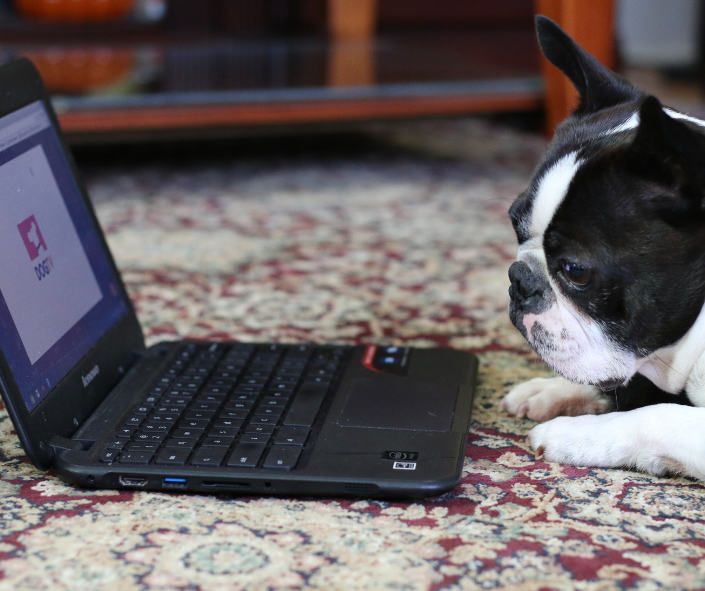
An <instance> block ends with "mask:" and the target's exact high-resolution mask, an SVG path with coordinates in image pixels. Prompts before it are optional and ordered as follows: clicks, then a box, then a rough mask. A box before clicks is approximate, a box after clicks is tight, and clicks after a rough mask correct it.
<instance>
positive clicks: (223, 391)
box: [201, 385, 232, 395]
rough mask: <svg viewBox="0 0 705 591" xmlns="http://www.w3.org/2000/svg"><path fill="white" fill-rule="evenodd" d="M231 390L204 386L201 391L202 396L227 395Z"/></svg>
mask: <svg viewBox="0 0 705 591" xmlns="http://www.w3.org/2000/svg"><path fill="white" fill-rule="evenodd" d="M230 390H232V386H211V385H208V386H204V387H203V389H202V390H201V393H202V394H223V395H225V394H227V393H228V392H230Z"/></svg>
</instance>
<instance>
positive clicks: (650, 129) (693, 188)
mask: <svg viewBox="0 0 705 591" xmlns="http://www.w3.org/2000/svg"><path fill="white" fill-rule="evenodd" d="M629 155H630V161H631V163H632V166H633V167H634V168H635V169H637V170H638V173H639V175H640V176H642V177H643V178H651V179H653V180H655V181H656V182H658V183H659V184H660V185H661V186H663V187H665V188H669V189H671V191H672V192H671V193H670V194H671V195H672V196H673V197H675V196H676V195H678V196H679V197H680V198H679V199H675V200H674V199H670V200H669V199H667V200H663V199H661V200H660V202H661V205H664V206H667V205H668V201H671V204H670V206H674V205H675V206H676V209H677V210H682V211H684V207H686V208H687V207H688V205H687V203H686V202H690V207H692V206H693V205H696V206H697V209H698V210H699V213H702V208H701V204H703V198H704V197H705V170H704V167H703V166H702V163H703V162H705V137H704V136H703V135H702V134H701V133H698V132H697V131H695V130H693V129H691V128H690V127H689V126H688V124H686V123H684V122H683V121H679V120H678V119H676V118H674V117H671V116H670V115H669V114H668V113H666V112H665V111H664V110H663V107H662V106H661V103H660V102H659V100H658V99H657V98H656V97H655V96H648V97H647V98H646V99H645V100H644V102H643V103H642V104H641V107H640V108H639V127H638V128H637V132H636V136H635V137H634V140H633V141H632V143H631V145H630V147H629ZM665 196H666V195H665V194H664V195H662V197H665ZM676 201H678V202H680V203H676Z"/></svg>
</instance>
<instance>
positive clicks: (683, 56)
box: [616, 0, 701, 67]
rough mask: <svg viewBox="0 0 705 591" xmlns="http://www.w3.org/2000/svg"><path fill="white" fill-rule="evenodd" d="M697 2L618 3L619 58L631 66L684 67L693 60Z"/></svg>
mask: <svg viewBox="0 0 705 591" xmlns="http://www.w3.org/2000/svg"><path fill="white" fill-rule="evenodd" d="M700 6H701V3H700V2H699V1H698V0H618V2H617V14H616V26H617V39H618V42H619V48H620V51H621V55H622V58H623V59H624V62H625V63H626V64H627V65H632V66H656V67H658V66H688V65H690V64H692V63H693V62H694V61H695V58H696V57H697V34H698V27H699V22H700Z"/></svg>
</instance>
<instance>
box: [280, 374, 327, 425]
mask: <svg viewBox="0 0 705 591" xmlns="http://www.w3.org/2000/svg"><path fill="white" fill-rule="evenodd" d="M327 391H328V387H327V386H323V385H321V384H303V385H302V386H301V388H299V391H298V392H297V394H296V398H294V401H293V402H292V403H291V406H290V407H289V411H288V412H287V414H286V417H284V424H285V425H293V426H301V427H311V425H313V422H314V421H315V420H316V415H317V414H318V411H319V410H320V408H321V405H322V404H323V400H324V398H325V397H326V392H327Z"/></svg>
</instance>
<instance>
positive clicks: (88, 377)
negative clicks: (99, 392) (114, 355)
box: [81, 365, 100, 388]
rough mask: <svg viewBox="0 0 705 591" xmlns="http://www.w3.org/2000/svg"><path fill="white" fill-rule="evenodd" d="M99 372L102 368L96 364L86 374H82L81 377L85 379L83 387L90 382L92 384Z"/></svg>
mask: <svg viewBox="0 0 705 591" xmlns="http://www.w3.org/2000/svg"><path fill="white" fill-rule="evenodd" d="M99 373H100V368H99V367H98V366H97V365H96V366H95V367H94V368H93V369H92V370H91V371H89V372H88V373H87V374H86V375H85V376H81V379H82V380H83V387H84V388H85V387H86V386H87V385H88V384H90V383H91V382H92V381H93V379H94V378H95V377H96V376H97V375H98V374H99Z"/></svg>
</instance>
